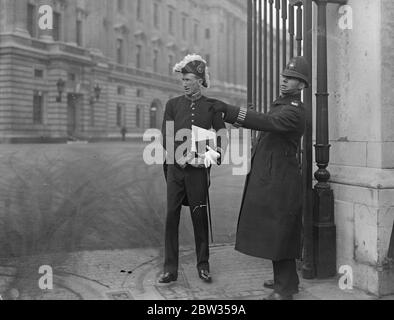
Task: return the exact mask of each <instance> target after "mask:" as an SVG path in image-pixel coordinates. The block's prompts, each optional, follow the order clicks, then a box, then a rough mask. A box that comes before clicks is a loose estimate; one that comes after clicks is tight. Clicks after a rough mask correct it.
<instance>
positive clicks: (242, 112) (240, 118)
mask: <svg viewBox="0 0 394 320" xmlns="http://www.w3.org/2000/svg"><path fill="white" fill-rule="evenodd" d="M247 113H248V109H247V108H241V109H240V110H239V113H238V118H237V121H236V122H235V123H234V127H236V128H241V127H242V126H243V124H244V122H245V119H246V114H247Z"/></svg>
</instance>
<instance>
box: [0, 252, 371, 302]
mask: <svg viewBox="0 0 394 320" xmlns="http://www.w3.org/2000/svg"><path fill="white" fill-rule="evenodd" d="M57 258H59V257H56V256H54V255H50V256H48V255H42V256H34V257H28V258H24V259H15V260H9V259H7V260H0V264H1V265H2V267H1V268H0V279H1V282H0V294H2V295H3V298H4V299H15V298H17V299H23V300H25V299H28V300H65V299H67V300H260V299H261V298H262V297H264V296H266V295H268V294H269V293H270V290H269V289H265V288H263V279H270V278H271V277H272V269H271V263H270V262H269V261H266V260H261V259H256V258H251V257H248V256H245V255H242V254H240V253H238V252H236V251H235V250H234V249H233V246H232V245H216V246H212V248H211V259H210V261H211V265H212V275H213V279H214V281H213V283H211V284H205V283H203V282H202V281H201V280H200V279H199V278H198V275H197V272H196V268H195V254H194V252H193V250H192V249H189V248H184V249H183V250H181V254H180V266H181V267H180V274H179V278H178V281H177V282H176V283H173V284H171V285H169V286H160V285H157V283H156V280H157V277H158V276H159V274H160V272H161V266H162V260H163V259H162V255H161V250H160V249H134V250H114V251H88V252H79V253H72V254H69V255H68V256H67V258H66V259H64V256H62V257H61V259H57ZM22 262H23V263H24V266H25V270H26V271H28V272H29V273H27V272H26V273H23V272H21V269H20V268H15V267H14V265H15V264H17V265H20V264H21V263H22ZM41 264H49V265H51V266H52V268H53V271H54V288H53V290H47V291H42V290H40V289H39V287H38V280H39V277H40V276H41V275H39V274H38V268H39V266H40V265H41ZM33 270H36V272H35V273H34V274H33V273H32V272H33ZM337 283H338V282H337V279H331V280H324V281H322V280H320V281H318V280H313V281H305V280H302V282H301V286H300V294H298V295H297V296H296V297H295V298H296V299H297V300H372V299H376V298H375V297H373V296H369V295H367V294H365V293H364V292H362V291H359V290H356V289H354V290H351V291H342V290H340V289H339V287H338V285H337ZM6 288H7V289H6Z"/></svg>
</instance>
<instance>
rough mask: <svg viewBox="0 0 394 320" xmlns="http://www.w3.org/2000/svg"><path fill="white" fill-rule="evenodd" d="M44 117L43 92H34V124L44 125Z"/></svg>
mask: <svg viewBox="0 0 394 320" xmlns="http://www.w3.org/2000/svg"><path fill="white" fill-rule="evenodd" d="M43 115H44V98H43V93H42V92H41V91H34V95H33V123H34V124H42V123H43Z"/></svg>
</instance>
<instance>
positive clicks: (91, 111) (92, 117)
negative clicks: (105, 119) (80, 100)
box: [89, 103, 95, 127]
mask: <svg viewBox="0 0 394 320" xmlns="http://www.w3.org/2000/svg"><path fill="white" fill-rule="evenodd" d="M89 109H90V114H89V116H90V118H89V123H90V126H91V127H94V126H95V121H94V120H95V119H94V118H95V115H94V104H93V103H92V104H91V105H90V108H89Z"/></svg>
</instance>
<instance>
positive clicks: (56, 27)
mask: <svg viewBox="0 0 394 320" xmlns="http://www.w3.org/2000/svg"><path fill="white" fill-rule="evenodd" d="M60 20H61V16H60V13H58V12H54V13H53V40H54V41H60V34H61V30H60V26H61V21H60Z"/></svg>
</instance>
